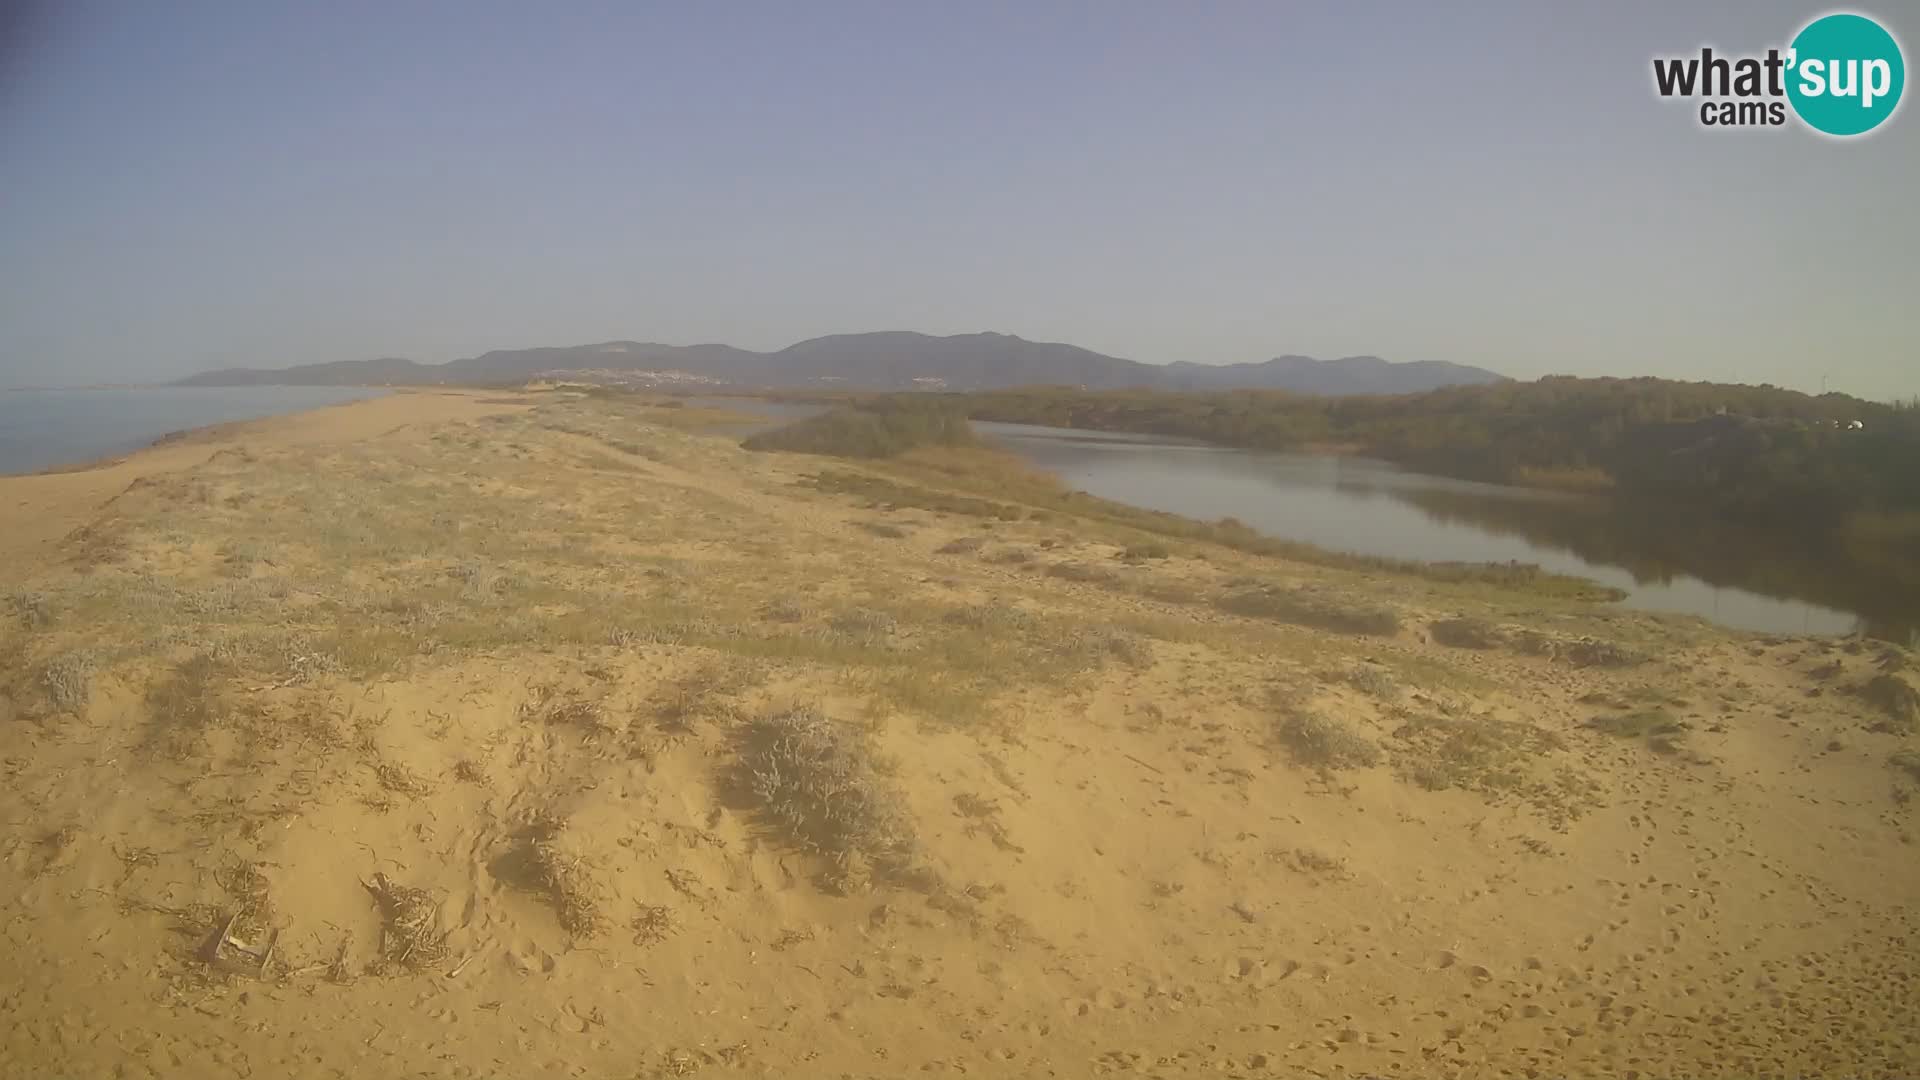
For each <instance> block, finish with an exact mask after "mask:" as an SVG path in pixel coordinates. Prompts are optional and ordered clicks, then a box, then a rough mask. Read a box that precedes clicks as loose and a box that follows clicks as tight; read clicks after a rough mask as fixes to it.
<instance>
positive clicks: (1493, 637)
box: [1427, 616, 1507, 649]
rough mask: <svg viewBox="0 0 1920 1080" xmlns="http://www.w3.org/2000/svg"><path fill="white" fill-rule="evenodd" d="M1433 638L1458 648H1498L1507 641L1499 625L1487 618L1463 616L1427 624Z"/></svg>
mask: <svg viewBox="0 0 1920 1080" xmlns="http://www.w3.org/2000/svg"><path fill="white" fill-rule="evenodd" d="M1427 631H1428V632H1429V633H1431V634H1432V635H1433V640H1435V641H1437V642H1439V643H1440V644H1442V645H1448V646H1451V647H1453V648H1456V649H1497V648H1500V647H1501V646H1502V645H1505V644H1506V642H1507V638H1506V635H1505V634H1504V633H1502V632H1501V630H1500V628H1499V627H1498V626H1495V625H1494V624H1493V623H1490V622H1488V621H1487V620H1485V619H1477V618H1472V617H1470V616H1461V617H1458V618H1452V619H1436V620H1434V621H1433V622H1430V623H1428V624H1427Z"/></svg>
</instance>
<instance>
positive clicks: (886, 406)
mask: <svg viewBox="0 0 1920 1080" xmlns="http://www.w3.org/2000/svg"><path fill="white" fill-rule="evenodd" d="M974 442H975V440H974V435H973V428H972V427H971V426H970V425H969V424H968V423H967V417H966V414H965V413H964V412H962V411H961V410H959V409H957V408H954V407H952V406H946V405H940V404H937V403H934V402H922V401H918V400H916V399H913V398H892V399H886V400H883V401H879V402H874V403H871V404H866V405H860V406H846V407H842V408H838V409H833V410H831V411H829V412H824V413H821V414H819V415H818V416H809V417H807V418H806V419H804V420H796V421H794V422H793V423H791V424H788V425H786V426H784V427H779V428H775V429H773V430H772V431H763V432H761V433H760V434H758V435H754V436H752V437H750V438H748V439H747V440H746V441H745V442H743V443H741V445H742V446H744V447H746V448H747V449H749V450H782V451H786V452H789V453H797V454H824V455H827V456H829V457H849V458H889V457H894V456H897V455H899V454H903V453H905V452H906V451H908V450H913V449H916V448H919V447H925V446H971V445H973V444H974Z"/></svg>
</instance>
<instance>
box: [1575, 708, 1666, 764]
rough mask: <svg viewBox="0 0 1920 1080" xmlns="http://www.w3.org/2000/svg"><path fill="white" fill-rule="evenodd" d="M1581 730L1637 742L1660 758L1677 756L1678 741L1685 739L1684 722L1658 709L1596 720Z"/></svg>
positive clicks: (1608, 715) (1596, 718) (1612, 715)
mask: <svg viewBox="0 0 1920 1080" xmlns="http://www.w3.org/2000/svg"><path fill="white" fill-rule="evenodd" d="M1585 726H1586V727H1588V728H1589V729H1591V730H1593V731H1598V732H1602V733H1604V734H1607V735H1613V736H1616V737H1618V738H1622V739H1638V740H1640V741H1642V742H1645V743H1646V745H1647V748H1648V749H1650V750H1653V751H1654V752H1656V753H1660V754H1675V753H1679V751H1680V749H1681V746H1680V744H1681V741H1682V740H1683V739H1685V738H1686V736H1687V724H1686V722H1685V721H1683V720H1680V719H1678V718H1677V717H1675V716H1674V715H1673V714H1672V713H1670V712H1668V711H1667V710H1665V709H1658V708H1656V709H1640V710H1637V711H1635V712H1627V713H1615V714H1605V715H1601V716H1596V717H1594V718H1593V719H1591V720H1589V721H1587V723H1586V725H1585Z"/></svg>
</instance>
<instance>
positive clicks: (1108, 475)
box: [974, 422, 1864, 634]
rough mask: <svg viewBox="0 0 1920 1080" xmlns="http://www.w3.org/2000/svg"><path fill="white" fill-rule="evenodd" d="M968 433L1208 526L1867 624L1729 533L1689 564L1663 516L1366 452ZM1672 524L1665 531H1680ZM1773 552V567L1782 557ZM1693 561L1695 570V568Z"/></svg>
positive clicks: (1755, 612) (1011, 428) (1093, 490)
mask: <svg viewBox="0 0 1920 1080" xmlns="http://www.w3.org/2000/svg"><path fill="white" fill-rule="evenodd" d="M974 428H975V429H976V430H977V431H979V432H980V434H982V435H983V436H985V437H986V438H988V439H990V440H992V441H994V442H997V443H999V444H1000V445H1002V446H1004V447H1006V448H1007V449H1009V450H1012V451H1014V452H1016V453H1018V454H1019V455H1020V456H1021V457H1023V458H1025V459H1026V460H1028V461H1030V462H1032V463H1033V464H1035V465H1038V466H1040V467H1042V468H1045V469H1047V470H1049V471H1051V472H1053V473H1055V474H1056V475H1058V476H1059V477H1060V478H1061V479H1062V480H1063V481H1065V483H1066V484H1067V485H1068V486H1069V487H1074V488H1078V489H1080V490H1082V491H1085V492H1087V493H1088V494H1091V495H1097V496H1099V497H1101V498H1103V499H1112V500H1113V501H1115V502H1123V503H1130V504H1132V505H1135V506H1142V507H1147V508H1149V509H1153V510H1164V511H1168V512H1170V513H1175V514H1181V515H1184V516H1186V517H1192V518H1199V519H1201V520H1206V521H1213V520H1218V519H1219V518H1223V517H1234V518H1238V519H1240V520H1241V521H1244V522H1246V523H1247V524H1248V525H1251V526H1253V527H1254V528H1256V529H1259V530H1260V531H1261V532H1264V533H1268V534H1269V535H1272V536H1279V537H1285V538H1286V539H1289V540H1303V541H1306V542H1307V543H1311V544H1317V545H1319V546H1321V547H1325V548H1331V549H1334V550H1338V551H1350V552H1356V553H1358V554H1362V555H1379V556H1385V557H1389V558H1396V559H1426V560H1435V561H1447V560H1461V561H1468V562H1509V561H1517V562H1526V563H1535V564H1538V565H1539V566H1541V567H1542V568H1544V569H1547V570H1551V571H1555V572H1558V573H1564V574H1573V575H1577V576H1579V577H1584V578H1589V579H1591V580H1594V581H1598V582H1600V583H1602V584H1605V585H1612V586H1615V587H1617V588H1620V589H1622V590H1625V591H1626V593H1627V599H1626V600H1625V601H1623V603H1624V604H1625V606H1627V607H1632V608H1639V609H1641V610H1645V611H1661V612H1673V613H1679V614H1686V615H1699V616H1703V617H1705V618H1707V619H1711V620H1713V621H1714V622H1718V623H1721V624H1724V625H1727V626H1735V627H1740V628H1743V629H1749V630H1760V631H1767V632H1773V633H1794V634H1801V633H1815V634H1838V633H1849V632H1852V631H1854V630H1856V629H1861V628H1862V623H1863V621H1864V620H1863V614H1862V613H1860V612H1856V611H1852V610H1845V609H1843V608H1842V607H1837V606H1829V605H1828V604H1825V603H1818V602H1813V601H1811V600H1809V599H1806V598H1803V597H1800V596H1795V595H1792V594H1787V595H1781V594H1780V592H1779V591H1777V590H1776V591H1763V590H1762V589H1760V588H1756V587H1749V585H1748V584H1747V583H1746V582H1745V581H1743V579H1742V576H1741V573H1740V566H1741V564H1742V560H1741V559H1740V558H1739V557H1738V555H1739V553H1737V552H1734V551H1729V550H1727V548H1726V547H1725V544H1726V537H1724V536H1717V537H1715V538H1713V541H1712V543H1711V544H1708V543H1705V542H1702V543H1698V544H1695V545H1693V546H1694V547H1695V548H1696V549H1697V550H1696V551H1695V552H1694V553H1693V554H1694V555H1695V557H1696V558H1695V559H1690V558H1689V552H1688V551H1687V550H1686V548H1687V547H1688V544H1686V543H1684V542H1682V541H1685V540H1686V539H1687V538H1685V537H1677V536H1674V535H1667V536H1661V535H1659V531H1660V530H1659V523H1658V522H1655V523H1651V527H1649V523H1647V522H1643V521H1637V520H1633V519H1630V518H1628V517H1627V516H1626V515H1624V514H1623V513H1621V512H1619V511H1618V510H1617V509H1616V508H1614V507H1612V506H1610V505H1609V504H1608V503H1607V502H1606V501H1605V500H1596V499H1586V498H1577V497H1570V496H1562V495H1555V494H1551V493H1545V492H1538V491H1531V490H1527V489H1523V488H1513V487H1504V486H1501V485H1497V484H1480V483H1474V482H1472V481H1467V480H1454V479H1450V478H1447V477H1440V476H1430V475H1427V474H1424V473H1416V472H1409V471H1407V470H1405V469H1402V468H1399V467H1398V466H1395V465H1392V464H1389V463H1387V462H1383V461H1374V460H1369V459H1366V458H1354V457H1332V456H1325V455H1309V454H1287V453H1277V452H1270V451H1261V450H1238V449H1232V448H1227V447H1219V446H1209V445H1205V444H1200V443H1192V442H1183V441H1180V440H1175V439H1167V438H1162V437H1159V436H1150V435H1125V434H1114V433H1108V432H1089V431H1076V430H1068V429H1064V428H1047V427H1033V426H1029V425H1025V424H991V423H977V422H976V423H975V424H974ZM1669 526H1670V527H1669V528H1667V530H1666V531H1667V532H1668V533H1669V534H1674V533H1678V532H1681V531H1683V530H1682V527H1681V526H1679V525H1677V524H1672V523H1671V522H1669ZM1688 528H1690V527H1688ZM1770 554H1771V555H1772V559H1771V561H1769V562H1768V565H1769V566H1772V565H1774V564H1776V563H1777V562H1778V559H1779V554H1780V553H1778V552H1774V553H1770ZM1690 561H1691V562H1693V565H1694V566H1695V567H1697V569H1696V570H1695V571H1694V572H1691V573H1690V572H1688V571H1687V569H1686V567H1687V564H1688V563H1689V562H1690ZM1708 567H1713V568H1714V569H1713V570H1709V569H1707V568H1708ZM1715 570H1719V571H1722V572H1723V573H1716V572H1714V571H1715ZM1827 570H1828V573H1829V575H1830V576H1832V575H1839V574H1841V573H1843V570H1842V569H1841V568H1838V567H1829V568H1827ZM1697 575H1698V576H1697ZM1709 578H1714V579H1716V580H1709Z"/></svg>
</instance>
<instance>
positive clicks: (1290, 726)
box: [1273, 704, 1380, 769]
mask: <svg viewBox="0 0 1920 1080" xmlns="http://www.w3.org/2000/svg"><path fill="white" fill-rule="evenodd" d="M1273 730H1274V735H1275V737H1276V738H1278V739H1279V741H1280V744H1281V745H1282V746H1284V747H1286V748H1287V752H1288V753H1289V754H1290V755H1291V756H1292V757H1293V760H1294V762H1295V763H1296V764H1299V765H1307V766H1312V767H1314V768H1325V769H1352V768H1362V767H1365V766H1368V765H1374V764H1378V763H1379V761H1380V747H1379V746H1378V745H1377V744H1375V743H1374V742H1373V740H1371V739H1369V738H1367V737H1366V736H1365V735H1363V734H1361V733H1360V731H1359V729H1358V728H1356V727H1354V725H1352V724H1350V723H1348V722H1347V721H1345V720H1341V719H1339V718H1337V717H1333V716H1329V715H1327V714H1325V713H1322V712H1317V711H1314V710H1313V709H1310V708H1308V707H1306V706H1304V705H1299V704H1285V705H1283V707H1282V711H1281V714H1280V716H1279V718H1278V719H1277V720H1275V722H1274V727H1273Z"/></svg>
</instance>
